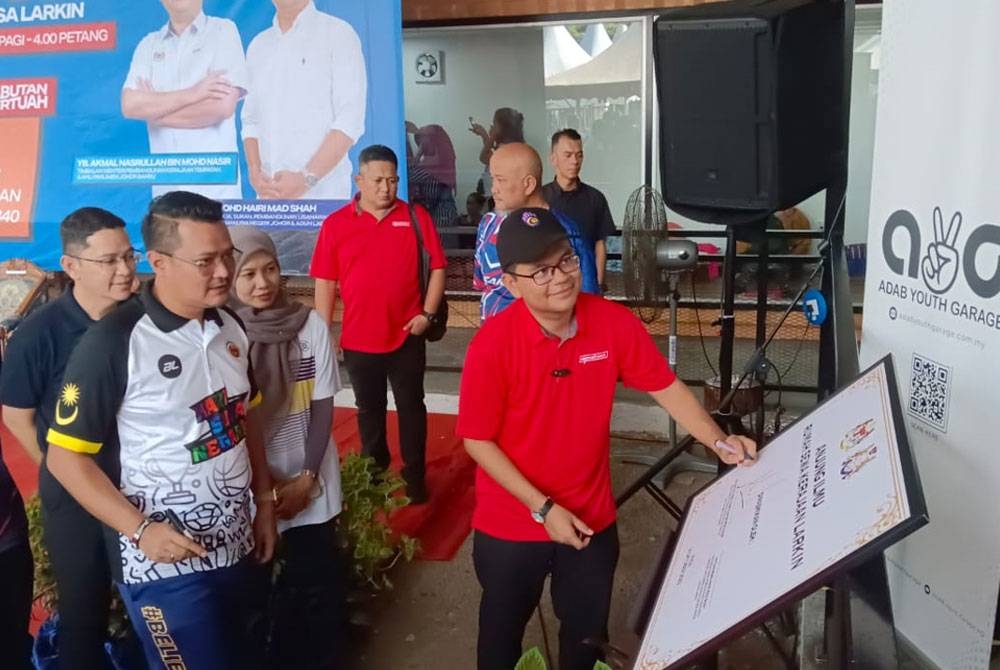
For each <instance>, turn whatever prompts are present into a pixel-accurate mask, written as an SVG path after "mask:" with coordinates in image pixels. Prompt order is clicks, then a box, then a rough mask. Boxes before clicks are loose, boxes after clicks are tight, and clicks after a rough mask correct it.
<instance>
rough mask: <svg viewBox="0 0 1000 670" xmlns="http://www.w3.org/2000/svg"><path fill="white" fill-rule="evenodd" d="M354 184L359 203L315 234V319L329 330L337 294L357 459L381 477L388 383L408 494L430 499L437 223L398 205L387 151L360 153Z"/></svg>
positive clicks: (439, 254)
mask: <svg viewBox="0 0 1000 670" xmlns="http://www.w3.org/2000/svg"><path fill="white" fill-rule="evenodd" d="M358 160H359V163H360V169H359V170H358V174H357V175H356V176H355V178H354V181H355V183H356V184H357V185H358V195H357V196H356V197H355V199H354V200H352V201H351V202H350V203H349V204H348V205H346V206H345V207H343V208H341V209H339V210H337V211H336V212H334V213H333V214H331V215H330V216H329V217H328V218H327V219H326V221H324V222H323V227H322V228H321V229H320V233H319V239H318V240H317V242H316V250H315V252H314V253H313V259H312V267H311V269H310V271H309V274H311V275H312V276H313V277H314V278H315V279H316V311H318V312H319V313H320V314H321V315H322V316H323V318H324V319H325V320H326V322H327V323H328V324H329V323H330V321H331V320H332V318H333V311H334V306H335V305H336V300H337V290H338V289H339V291H340V296H341V297H342V298H343V300H344V316H343V323H342V329H341V334H340V345H339V346H340V348H341V349H343V351H344V366H345V367H346V368H347V374H348V375H349V376H350V379H351V386H352V387H353V388H354V398H355V402H356V403H357V406H358V430H359V432H360V433H361V452H362V453H363V454H364V455H366V456H371V457H373V458H374V459H375V462H376V463H377V464H378V465H379V466H380V467H382V468H383V469H386V468H388V467H389V446H388V443H387V442H386V433H385V431H386V429H385V421H386V380H387V379H388V382H389V384H390V385H391V386H392V395H393V397H394V398H395V400H396V411H397V412H398V414H399V442H400V451H401V452H402V456H403V479H404V481H405V482H406V495H407V496H408V497H409V498H410V500H411V502H413V503H417V504H419V503H423V502H426V501H427V495H428V493H427V486H426V483H425V482H424V451H425V449H426V444H427V408H426V407H425V406H424V367H425V362H426V356H425V354H426V351H425V341H424V338H423V333H424V331H425V330H427V327H428V326H429V325H430V323H431V320H432V319H433V318H434V314H435V313H436V312H437V308H438V305H439V304H440V302H441V297H442V296H443V295H444V275H445V270H444V268H445V265H446V264H447V261H446V260H445V256H444V250H443V249H442V248H441V241H440V240H439V239H438V234H437V230H436V229H435V228H434V222H433V220H432V219H431V217H430V215H429V214H428V213H427V211H426V210H425V209H423V208H422V207H420V206H419V205H414V206H413V207H412V209H411V208H410V206H409V205H407V203H406V202H404V201H402V200H399V199H397V198H396V187H397V185H398V184H399V177H398V176H397V174H396V170H397V166H398V161H397V159H396V154H395V153H394V152H393V151H392V149H390V148H388V147H385V146H381V145H373V146H370V147H367V148H365V149H364V150H362V151H361V154H360V156H359V159H358ZM414 223H416V224H417V225H419V226H420V230H421V232H422V233H423V239H424V245H425V247H426V249H427V253H428V254H429V255H430V268H431V272H430V280H429V282H428V287H427V295H426V296H425V297H423V298H421V295H420V280H419V276H418V274H417V253H418V250H417V235H416V232H415V231H414V229H413V225H414Z"/></svg>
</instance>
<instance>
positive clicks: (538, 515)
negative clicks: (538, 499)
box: [531, 498, 555, 523]
mask: <svg viewBox="0 0 1000 670" xmlns="http://www.w3.org/2000/svg"><path fill="white" fill-rule="evenodd" d="M553 505H555V503H554V502H552V498H546V499H545V502H543V503H542V506H541V507H539V508H538V509H536V510H531V518H532V519H534V520H535V521H536V522H537V523H545V515H546V514H548V513H549V510H550V509H552V506H553Z"/></svg>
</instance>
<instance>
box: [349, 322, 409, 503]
mask: <svg viewBox="0 0 1000 670" xmlns="http://www.w3.org/2000/svg"><path fill="white" fill-rule="evenodd" d="M426 347H427V345H426V342H425V341H424V338H422V337H414V336H412V335H411V336H409V337H407V338H406V341H405V342H404V343H403V345H402V346H401V347H400V348H399V349H396V350H395V351H390V352H389V353H386V354H369V353H364V352H361V351H349V350H346V349H345V350H344V365H345V367H346V368H347V374H348V376H349V377H350V378H351V386H353V387H354V398H355V401H356V402H357V405H358V431H359V432H360V433H361V453H362V454H363V455H365V456H371V457H372V458H374V459H375V462H376V463H377V464H378V465H379V467H381V468H383V469H387V468H388V467H389V443H388V442H387V441H386V437H385V434H386V433H385V420H386V407H387V406H388V399H387V397H386V392H387V386H386V380H388V383H389V384H390V385H391V386H392V395H393V397H394V398H395V399H396V411H397V413H398V416H399V448H400V452H402V454H401V455H402V457H403V479H404V480H405V481H406V483H407V485H408V486H418V487H419V486H423V484H424V452H425V450H426V448H427V407H426V406H425V405H424V368H425V367H426V363H427V350H426Z"/></svg>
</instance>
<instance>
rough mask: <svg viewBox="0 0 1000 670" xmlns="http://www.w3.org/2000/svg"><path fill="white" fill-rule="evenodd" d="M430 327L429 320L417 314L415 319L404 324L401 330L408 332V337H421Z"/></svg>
mask: <svg viewBox="0 0 1000 670" xmlns="http://www.w3.org/2000/svg"><path fill="white" fill-rule="evenodd" d="M430 325H431V321H430V319H428V318H427V317H426V316H424V315H423V314H417V315H416V316H415V317H413V318H412V319H410V320H409V321H407V322H406V325H405V326H403V330H408V331H410V335H423V334H424V331H426V330H427V329H428V328H429V327H430Z"/></svg>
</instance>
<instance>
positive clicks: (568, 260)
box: [507, 253, 580, 286]
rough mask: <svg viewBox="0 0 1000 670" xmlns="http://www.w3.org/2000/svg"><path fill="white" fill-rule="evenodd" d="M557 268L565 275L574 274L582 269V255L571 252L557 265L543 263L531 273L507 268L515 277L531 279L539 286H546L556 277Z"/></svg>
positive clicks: (508, 272)
mask: <svg viewBox="0 0 1000 670" xmlns="http://www.w3.org/2000/svg"><path fill="white" fill-rule="evenodd" d="M556 269H558V270H559V271H560V272H562V273H563V274H564V275H569V274H573V273H574V272H576V271H578V270H579V269H580V257H579V256H578V255H576V254H572V253H570V254H566V255H565V256H563V257H562V258H560V259H559V262H558V263H556V264H555V265H543V266H541V267H539V268H538V269H537V270H535V271H534V272H532V273H531V274H519V273H517V272H514V271H513V270H507V274H509V275H513V276H514V277H521V278H523V279H530V280H531V281H533V282H535V284H536V285H538V286H545V285H546V284H548V283H549V282H551V281H552V280H553V279H555V276H556Z"/></svg>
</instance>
